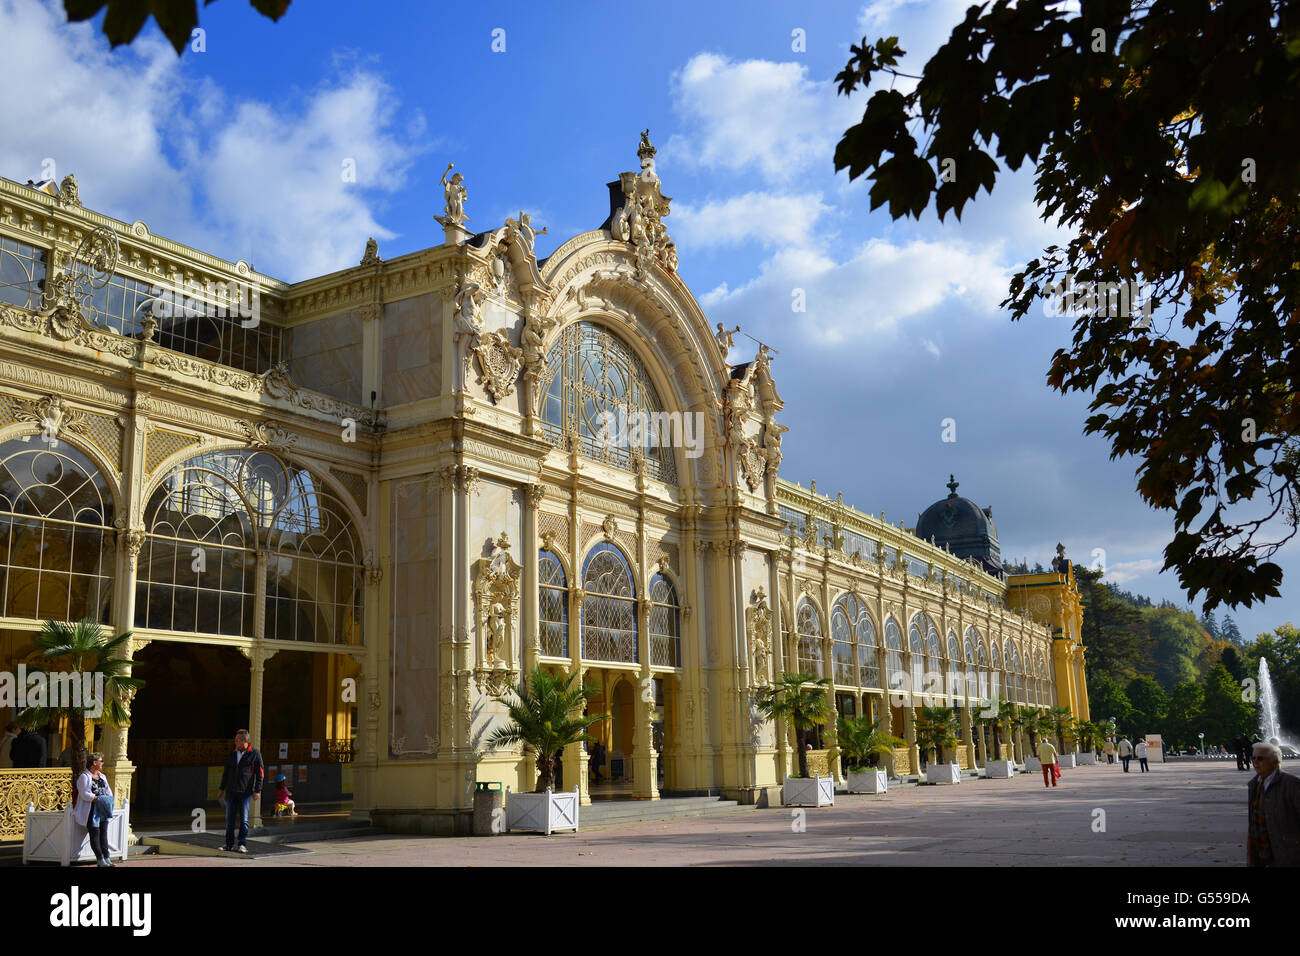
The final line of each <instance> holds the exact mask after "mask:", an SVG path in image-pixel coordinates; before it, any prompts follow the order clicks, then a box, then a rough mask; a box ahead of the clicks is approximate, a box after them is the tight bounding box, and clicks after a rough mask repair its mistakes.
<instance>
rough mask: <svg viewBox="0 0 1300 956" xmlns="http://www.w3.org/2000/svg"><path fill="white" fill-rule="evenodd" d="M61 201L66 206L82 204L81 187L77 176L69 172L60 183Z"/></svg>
mask: <svg viewBox="0 0 1300 956" xmlns="http://www.w3.org/2000/svg"><path fill="white" fill-rule="evenodd" d="M59 202H60V203H62V204H63V205H65V206H80V205H81V189H80V187H78V185H77V177H76V176H74V175H72V173H68V175H66V176H64V177H63V182H61V183H59Z"/></svg>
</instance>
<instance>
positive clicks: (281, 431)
mask: <svg viewBox="0 0 1300 956" xmlns="http://www.w3.org/2000/svg"><path fill="white" fill-rule="evenodd" d="M239 427H240V429H241V430H242V431H243V433H244V438H245V440H246V441H247V442H248V444H249V445H250V446H252V447H253V448H266V449H277V448H278V449H281V450H284V451H288V450H289V449H291V448H292V447H293V446H294V445H296V444H297V443H298V435H297V434H296V433H294V432H291V431H289V430H288V429H286V428H283V427H281V426H280V425H277V424H276V423H275V422H246V421H241V422H239Z"/></svg>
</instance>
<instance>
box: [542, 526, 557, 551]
mask: <svg viewBox="0 0 1300 956" xmlns="http://www.w3.org/2000/svg"><path fill="white" fill-rule="evenodd" d="M542 550H543V551H554V550H555V532H554V531H551V530H549V529H548V530H546V531H543V532H542Z"/></svg>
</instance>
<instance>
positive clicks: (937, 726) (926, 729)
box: [916, 707, 961, 783]
mask: <svg viewBox="0 0 1300 956" xmlns="http://www.w3.org/2000/svg"><path fill="white" fill-rule="evenodd" d="M956 721H957V715H956V713H955V712H954V711H953V709H952V708H951V707H922V708H921V712H920V713H919V714H918V715H917V718H916V745H917V746H918V747H920V748H921V749H922V750H924V751H927V752H931V751H932V752H934V754H935V756H936V757H937V758H938V759H937V760H935V761H934V762H933V763H931V764H930V765H929V766H927V767H926V768H925V779H926V782H927V783H960V782H961V766H960V765H958V764H956V763H948V762H946V761H945V760H944V759H943V752H944V748H945V747H956V746H957V733H956V728H955V727H954V724H955V723H956Z"/></svg>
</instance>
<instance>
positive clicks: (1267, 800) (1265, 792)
mask: <svg viewBox="0 0 1300 956" xmlns="http://www.w3.org/2000/svg"><path fill="white" fill-rule="evenodd" d="M1251 763H1252V764H1253V765H1254V768H1255V776H1253V777H1251V778H1250V783H1249V784H1248V785H1247V787H1246V792H1247V794H1248V795H1249V801H1248V804H1247V806H1248V811H1247V812H1248V814H1249V816H1248V822H1249V829H1248V830H1247V833H1246V865H1247V866H1300V777H1296V776H1294V775H1292V774H1289V773H1287V772H1286V771H1284V770H1283V769H1282V751H1281V750H1279V749H1278V747H1277V745H1276V744H1271V743H1257V744H1255V745H1254V750H1253V753H1252V755H1251Z"/></svg>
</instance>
